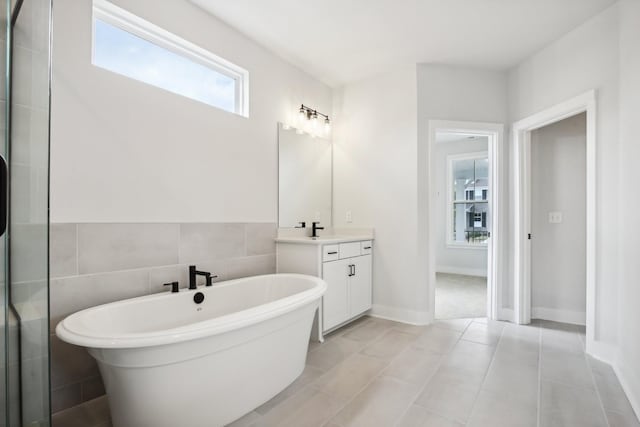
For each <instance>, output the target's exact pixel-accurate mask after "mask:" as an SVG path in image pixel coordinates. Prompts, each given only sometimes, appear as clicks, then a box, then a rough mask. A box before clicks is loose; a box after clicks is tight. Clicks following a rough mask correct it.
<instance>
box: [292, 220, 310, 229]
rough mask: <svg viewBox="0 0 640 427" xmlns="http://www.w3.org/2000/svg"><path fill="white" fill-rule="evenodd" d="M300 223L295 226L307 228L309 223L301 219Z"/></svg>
mask: <svg viewBox="0 0 640 427" xmlns="http://www.w3.org/2000/svg"><path fill="white" fill-rule="evenodd" d="M298 224H300V225H296V226H295V228H306V227H307V223H306V222H305V221H300V222H299V223H298Z"/></svg>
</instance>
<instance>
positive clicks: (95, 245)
mask: <svg viewBox="0 0 640 427" xmlns="http://www.w3.org/2000/svg"><path fill="white" fill-rule="evenodd" d="M179 230H180V226H179V225H178V224H79V225H78V270H79V272H80V274H87V273H98V272H107V271H117V270H126V269H133V268H142V267H153V266H161V265H171V264H178V238H179Z"/></svg>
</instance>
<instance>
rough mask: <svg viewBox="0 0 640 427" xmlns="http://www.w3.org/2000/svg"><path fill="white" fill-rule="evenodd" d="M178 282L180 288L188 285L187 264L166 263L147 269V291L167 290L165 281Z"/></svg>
mask: <svg viewBox="0 0 640 427" xmlns="http://www.w3.org/2000/svg"><path fill="white" fill-rule="evenodd" d="M171 282H178V283H180V287H181V288H186V287H188V286H189V266H188V265H187V264H177V265H167V266H164V267H153V268H151V269H149V293H151V294H155V293H158V292H165V291H169V290H170V287H169V286H164V284H165V283H171Z"/></svg>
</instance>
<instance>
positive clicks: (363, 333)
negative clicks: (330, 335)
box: [342, 318, 391, 343]
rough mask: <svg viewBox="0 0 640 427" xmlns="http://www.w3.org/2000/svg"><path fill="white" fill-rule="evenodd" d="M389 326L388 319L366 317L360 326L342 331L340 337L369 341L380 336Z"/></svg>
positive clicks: (363, 341)
mask: <svg viewBox="0 0 640 427" xmlns="http://www.w3.org/2000/svg"><path fill="white" fill-rule="evenodd" d="M390 328H391V325H390V322H389V321H384V320H383V319H373V318H367V319H366V320H365V321H364V322H362V324H361V325H360V326H358V327H356V328H354V329H352V330H350V331H348V332H346V333H344V334H343V335H342V337H344V338H347V339H350V340H353V341H359V342H362V343H370V342H372V341H374V340H376V339H377V338H379V337H380V336H382V334H384V333H385V332H386V331H387V330H389V329H390Z"/></svg>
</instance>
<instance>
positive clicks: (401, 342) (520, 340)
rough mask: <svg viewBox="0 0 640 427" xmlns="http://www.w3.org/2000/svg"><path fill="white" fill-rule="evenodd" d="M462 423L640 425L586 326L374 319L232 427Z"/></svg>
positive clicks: (89, 415)
mask: <svg viewBox="0 0 640 427" xmlns="http://www.w3.org/2000/svg"><path fill="white" fill-rule="evenodd" d="M107 405H108V404H107V402H106V399H105V398H99V399H96V400H94V401H91V402H89V403H88V404H85V406H81V407H76V408H73V409H71V410H67V411H64V412H60V413H58V414H56V415H55V417H54V427H76V426H82V427H94V426H95V427H108V426H110V424H109V422H108V419H107V418H105V417H107V412H106V410H107ZM464 425H467V426H474V427H478V426H487V427H500V426H505V427H517V426H571V427H578V426H579V427H582V426H610V427H623V426H629V427H633V426H636V427H637V426H640V424H639V423H638V421H637V419H636V417H635V415H634V413H633V410H632V409H631V406H630V404H629V402H628V400H627V398H626V397H625V395H624V392H623V391H622V388H621V386H620V384H619V383H618V379H617V378H616V376H615V374H614V372H613V370H612V369H611V367H609V366H608V365H606V364H604V363H601V362H598V361H596V360H594V359H592V358H590V357H588V356H585V354H584V335H583V332H582V331H581V329H580V328H578V327H575V326H570V325H563V324H558V323H552V322H545V321H538V322H536V323H535V324H533V325H529V326H518V325H513V324H508V323H502V322H493V321H487V320H486V319H476V320H471V319H458V320H448V321H439V322H437V323H436V324H434V325H431V326H425V327H419V326H410V325H404V324H400V323H395V322H390V321H386V320H382V319H376V318H370V317H366V318H363V319H361V320H359V321H357V322H356V323H354V324H351V325H349V326H348V327H346V328H343V329H341V330H339V331H337V332H336V333H334V334H332V335H330V336H329V337H328V338H327V340H326V342H325V343H324V344H315V343H314V344H312V345H311V347H310V349H309V356H308V359H307V368H306V370H305V371H304V373H303V374H302V375H301V376H300V377H299V378H298V379H297V380H296V381H295V382H294V383H293V384H291V385H290V386H289V387H288V388H287V389H285V390H284V391H283V392H282V393H280V394H279V395H277V396H276V397H274V398H273V399H272V400H270V401H269V402H267V403H265V404H264V405H262V406H260V407H259V408H257V409H256V410H254V411H252V412H251V413H249V414H247V415H246V416H244V417H243V418H241V419H240V420H238V421H236V422H235V423H233V424H232V426H233V427H241V426H254V427H259V426H295V427H303V426H326V427H346V426H367V427H375V426H400V427H418V426H440V427H442V426H446V427H459V426H464ZM132 427H134V426H132ZM184 427H189V426H184Z"/></svg>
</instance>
